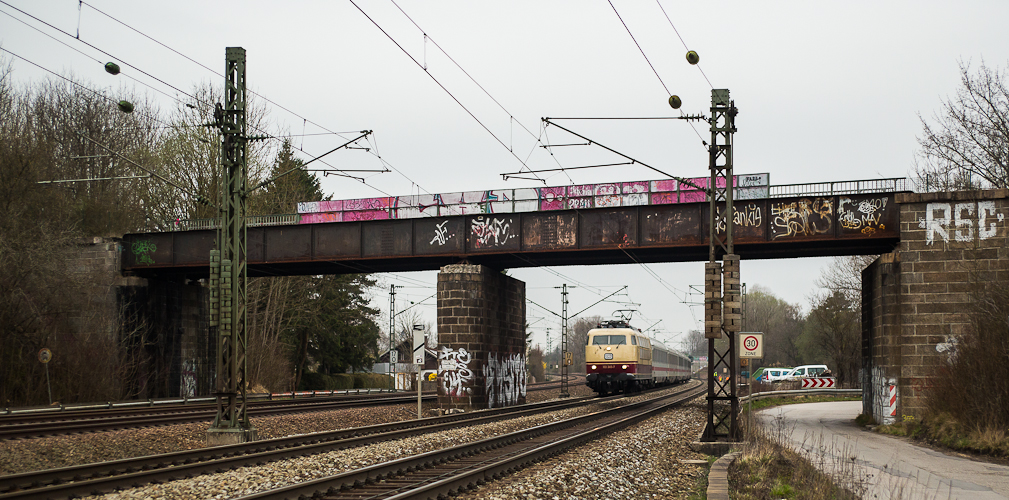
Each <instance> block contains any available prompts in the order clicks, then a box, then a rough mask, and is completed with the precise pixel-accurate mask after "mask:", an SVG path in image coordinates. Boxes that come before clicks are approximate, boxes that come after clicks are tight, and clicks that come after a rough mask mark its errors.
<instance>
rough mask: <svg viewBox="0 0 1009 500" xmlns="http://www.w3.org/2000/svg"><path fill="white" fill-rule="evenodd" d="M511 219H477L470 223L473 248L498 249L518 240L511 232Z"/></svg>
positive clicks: (481, 217)
mask: <svg viewBox="0 0 1009 500" xmlns="http://www.w3.org/2000/svg"><path fill="white" fill-rule="evenodd" d="M511 227H512V219H498V218H497V217H483V216H480V217H477V218H475V219H473V220H472V221H471V222H470V232H471V235H472V236H473V247H474V248H486V247H499V246H502V245H504V244H506V243H508V240H511V239H513V238H518V235H517V234H515V233H513V232H512V230H511Z"/></svg>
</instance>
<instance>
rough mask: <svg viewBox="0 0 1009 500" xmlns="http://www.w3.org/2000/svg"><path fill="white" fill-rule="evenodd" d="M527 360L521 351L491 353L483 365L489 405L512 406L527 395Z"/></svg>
mask: <svg viewBox="0 0 1009 500" xmlns="http://www.w3.org/2000/svg"><path fill="white" fill-rule="evenodd" d="M525 368H526V360H525V356H523V355H522V354H519V353H513V354H501V355H500V356H499V355H498V353H494V352H492V353H490V355H489V356H488V358H487V364H486V365H485V366H484V367H483V375H484V380H486V381H487V382H486V383H487V407H488V408H494V407H502V406H512V405H515V404H518V403H519V398H520V397H525V395H526V378H525Z"/></svg>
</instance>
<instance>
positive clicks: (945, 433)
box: [876, 413, 1009, 459]
mask: <svg viewBox="0 0 1009 500" xmlns="http://www.w3.org/2000/svg"><path fill="white" fill-rule="evenodd" d="M876 431H877V432H882V433H884V434H890V435H893V436H905V437H909V438H911V439H915V440H919V441H924V442H926V443H929V444H932V445H935V446H941V447H944V448H949V449H952V450H956V451H962V452H967V453H974V454H978V455H985V456H991V457H997V458H1002V459H1005V458H1009V434H1007V433H1006V431H1005V430H1003V429H998V428H995V427H994V426H992V425H986V426H981V425H975V426H974V427H973V428H972V427H969V426H967V425H964V424H963V423H962V422H960V421H959V420H957V419H956V418H953V417H952V416H951V415H949V414H948V413H940V414H938V415H933V416H929V417H926V418H924V419H922V420H920V421H918V420H910V421H906V422H898V423H895V424H890V425H881V426H879V427H877V428H876Z"/></svg>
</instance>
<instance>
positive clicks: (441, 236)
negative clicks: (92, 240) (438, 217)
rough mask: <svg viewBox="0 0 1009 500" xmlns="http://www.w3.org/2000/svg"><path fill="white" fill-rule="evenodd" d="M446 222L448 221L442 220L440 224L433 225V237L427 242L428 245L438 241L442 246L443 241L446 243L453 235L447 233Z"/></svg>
mask: <svg viewBox="0 0 1009 500" xmlns="http://www.w3.org/2000/svg"><path fill="white" fill-rule="evenodd" d="M447 224H448V221H444V222H442V223H441V224H436V225H435V226H434V238H433V239H432V240H431V242H430V243H428V245H434V244H435V243H438V246H443V245H445V243H448V240H450V239H452V238H453V237H455V235H454V234H448V228H446V227H445V226H446V225H447Z"/></svg>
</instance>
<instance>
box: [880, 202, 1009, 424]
mask: <svg viewBox="0 0 1009 500" xmlns="http://www.w3.org/2000/svg"><path fill="white" fill-rule="evenodd" d="M896 201H897V203H899V204H900V225H901V227H900V231H901V242H900V247H899V249H898V250H897V251H896V252H895V253H894V254H892V255H889V256H883V257H881V258H880V260H879V261H877V262H876V263H874V264H873V265H872V266H870V267H869V268H867V269H866V272H865V273H863V281H865V280H871V283H872V286H871V287H868V288H871V290H868V292H866V293H868V294H869V295H871V297H865V295H866V293H863V300H864V301H865V300H868V302H869V303H871V304H872V314H866V315H864V316H865V318H869V317H871V318H872V319H871V321H872V325H871V327H866V325H865V323H863V353H866V350H865V349H866V347H867V345H866V344H867V343H868V344H869V346H868V347H869V350H870V352H871V353H872V355H871V360H870V361H871V366H864V367H865V368H866V370H865V372H864V373H863V377H870V378H872V381H871V386H872V388H873V390H874V391H876V390H878V389H881V388H883V387H884V386H885V387H887V390H888V391H891V392H892V390H891V389H889V387H888V386H889V385H895V388H896V391H895V394H892V393H890V394H888V395H887V397H888V398H890V399H893V397H894V396H896V401H895V402H896V406H897V407H896V411H895V412H894V411H893V408H891V407H889V406H887V407H886V408H885V411H889V412H890V413H892V415H890V414H888V415H885V416H886V417H888V418H889V417H891V416H892V418H894V419H897V420H903V419H911V418H920V417H921V416H922V414H923V410H924V396H925V394H926V391H927V390H928V389H929V387H931V386H932V382H933V379H934V377H935V376H936V371H937V370H936V368H937V367H938V366H940V364H941V363H945V362H947V360H948V357H949V356H950V355H951V354H952V352H953V351H954V350H955V347H956V339H957V337H958V336H960V335H963V334H965V333H966V332H967V331H968V328H969V324H970V323H969V322H970V318H969V316H968V311H970V309H971V303H970V302H971V299H970V293H969V292H970V290H971V288H972V287H974V286H977V285H978V284H979V283H982V282H984V281H990V280H996V279H997V280H1007V279H1009V228H1007V223H1009V221H1007V220H1006V219H1007V218H1009V190H1005V189H998V190H988V191H972V192H966V191H964V192H944V193H904V194H898V195H897V199H896ZM894 286H896V287H898V290H896V291H895V290H894ZM868 288H867V285H866V284H864V285H863V289H864V290H867V289H868ZM891 311H893V312H891ZM864 321H867V320H864ZM865 335H868V339H867V338H866V337H865ZM865 380H868V379H865ZM894 382H895V383H894ZM863 387H864V386H863ZM874 399H876V400H880V398H879V396H878V395H875V394H874ZM879 409H883V408H877V410H879ZM874 413H876V411H875V410H874ZM877 420H880V419H879V418H878V417H877Z"/></svg>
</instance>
